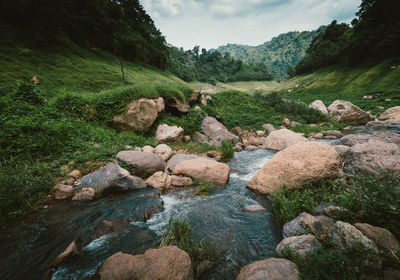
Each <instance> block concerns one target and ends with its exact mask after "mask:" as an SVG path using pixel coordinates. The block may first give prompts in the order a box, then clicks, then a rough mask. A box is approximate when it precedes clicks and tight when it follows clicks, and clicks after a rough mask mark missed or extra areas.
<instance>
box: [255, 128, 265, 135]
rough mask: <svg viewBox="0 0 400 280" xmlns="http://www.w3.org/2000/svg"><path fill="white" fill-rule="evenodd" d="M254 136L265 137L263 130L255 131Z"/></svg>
mask: <svg viewBox="0 0 400 280" xmlns="http://www.w3.org/2000/svg"><path fill="white" fill-rule="evenodd" d="M256 135H257V136H258V137H261V136H264V135H265V131H264V130H257V131H256Z"/></svg>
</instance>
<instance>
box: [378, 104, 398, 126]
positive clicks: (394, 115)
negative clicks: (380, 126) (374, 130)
mask: <svg viewBox="0 0 400 280" xmlns="http://www.w3.org/2000/svg"><path fill="white" fill-rule="evenodd" d="M379 120H381V121H384V122H386V123H391V122H400V106H396V107H392V108H389V109H387V110H386V111H385V112H383V113H382V115H381V116H380V117H379Z"/></svg>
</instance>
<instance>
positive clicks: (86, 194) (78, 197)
mask: <svg viewBox="0 0 400 280" xmlns="http://www.w3.org/2000/svg"><path fill="white" fill-rule="evenodd" d="M95 198H96V192H95V190H94V189H93V188H84V189H82V190H81V191H80V192H78V193H76V194H75V195H74V197H73V198H72V200H74V201H91V200H94V199H95Z"/></svg>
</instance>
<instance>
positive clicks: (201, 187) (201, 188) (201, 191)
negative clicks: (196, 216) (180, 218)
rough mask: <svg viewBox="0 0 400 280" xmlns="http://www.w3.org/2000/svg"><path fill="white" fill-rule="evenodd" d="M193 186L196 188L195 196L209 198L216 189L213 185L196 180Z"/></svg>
mask: <svg viewBox="0 0 400 280" xmlns="http://www.w3.org/2000/svg"><path fill="white" fill-rule="evenodd" d="M194 184H195V185H197V186H198V188H197V189H196V190H195V194H196V195H203V196H210V195H212V194H213V193H214V192H215V190H216V189H217V187H216V186H215V184H214V183H212V182H209V181H205V180H197V181H196V182H194Z"/></svg>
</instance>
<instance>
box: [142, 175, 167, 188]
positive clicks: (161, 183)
mask: <svg viewBox="0 0 400 280" xmlns="http://www.w3.org/2000/svg"><path fill="white" fill-rule="evenodd" d="M146 183H147V184H148V185H149V186H151V187H153V188H155V189H158V190H166V189H169V188H171V176H169V175H168V174H167V173H164V172H162V171H158V172H156V173H154V174H153V175H152V176H151V177H149V178H148V179H147V180H146Z"/></svg>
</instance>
